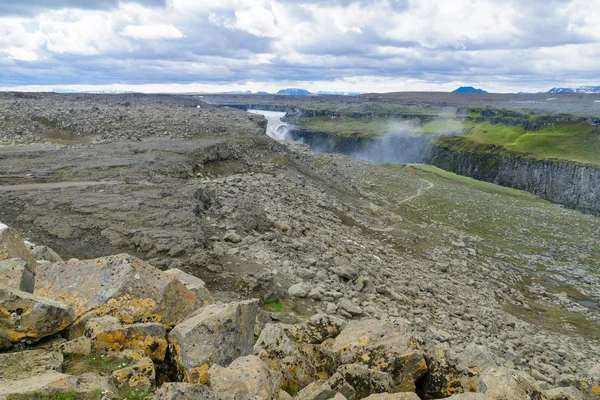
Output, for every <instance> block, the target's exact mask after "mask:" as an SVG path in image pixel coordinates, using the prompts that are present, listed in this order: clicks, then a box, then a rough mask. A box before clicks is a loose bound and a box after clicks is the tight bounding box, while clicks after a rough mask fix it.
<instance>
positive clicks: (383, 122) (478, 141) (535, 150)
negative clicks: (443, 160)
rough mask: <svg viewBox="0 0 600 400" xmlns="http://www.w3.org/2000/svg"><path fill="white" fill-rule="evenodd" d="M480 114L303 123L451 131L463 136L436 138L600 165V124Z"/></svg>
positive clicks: (350, 129)
mask: <svg viewBox="0 0 600 400" xmlns="http://www.w3.org/2000/svg"><path fill="white" fill-rule="evenodd" d="M414 112H415V111H413V113H414ZM479 115H480V114H478V113H475V112H471V113H470V114H469V116H470V117H471V118H472V120H469V121H466V122H464V123H461V122H459V121H456V120H454V119H450V118H448V116H447V115H442V114H440V115H438V117H442V118H440V119H435V120H431V117H432V113H431V111H428V112H427V113H426V114H424V115H423V118H425V119H428V120H426V122H421V123H419V119H404V120H403V119H399V118H391V117H390V118H385V117H379V118H367V117H358V118H352V117H347V116H337V117H335V118H332V117H331V116H320V117H314V118H303V119H302V120H301V126H302V127H303V128H306V129H309V130H314V131H320V132H327V133H330V134H335V135H340V136H343V137H364V138H375V137H377V136H379V135H381V134H383V133H386V132H393V131H394V130H399V129H403V130H407V131H409V132H411V133H414V134H421V133H422V134H445V135H448V134H450V135H455V136H461V137H462V138H463V139H462V140H456V139H454V138H441V139H438V143H439V144H442V145H445V146H447V147H451V148H456V149H459V150H468V151H476V152H480V151H491V152H497V153H498V152H499V153H502V152H505V153H511V154H517V155H523V156H526V157H531V158H535V159H541V160H549V159H556V160H566V161H572V162H577V163H581V164H591V165H600V130H599V129H598V128H597V127H595V126H593V125H590V124H589V123H587V122H559V123H556V124H555V125H552V126H544V127H543V128H541V129H538V130H533V131H532V130H525V128H524V127H523V125H522V124H517V125H505V124H502V123H497V124H492V123H490V122H475V119H476V118H477V117H478V116H479ZM545 117H546V118H547V116H545ZM513 119H514V120H515V122H517V123H518V122H523V121H530V122H531V121H535V118H534V117H531V116H525V117H522V118H513ZM508 120H509V121H510V120H511V118H508ZM478 145H486V146H478ZM489 145H493V146H489Z"/></svg>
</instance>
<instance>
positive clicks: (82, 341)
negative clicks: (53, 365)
mask: <svg viewBox="0 0 600 400" xmlns="http://www.w3.org/2000/svg"><path fill="white" fill-rule="evenodd" d="M58 348H59V349H60V351H62V352H63V354H81V355H84V356H87V355H89V354H91V352H92V339H90V338H89V337H87V336H81V337H78V338H77V339H73V340H70V341H68V342H65V343H61V344H60V345H59V347H58Z"/></svg>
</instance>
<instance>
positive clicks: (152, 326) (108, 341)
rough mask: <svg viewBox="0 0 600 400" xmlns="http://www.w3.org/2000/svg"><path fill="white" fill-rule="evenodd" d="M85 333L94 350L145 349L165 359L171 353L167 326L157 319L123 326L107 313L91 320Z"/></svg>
mask: <svg viewBox="0 0 600 400" xmlns="http://www.w3.org/2000/svg"><path fill="white" fill-rule="evenodd" d="M85 336H86V337H89V338H90V339H91V346H92V351H93V352H94V353H100V354H103V353H110V352H120V351H123V350H125V349H130V350H141V351H143V352H144V353H145V354H146V356H148V357H149V358H150V359H152V360H153V361H163V360H164V359H165V355H166V353H167V347H168V343H167V339H166V336H167V328H166V327H165V326H164V325H161V324H158V323H155V322H150V323H143V324H131V325H121V323H120V322H119V320H118V319H117V318H115V317H112V316H104V317H101V318H94V319H91V320H90V321H89V322H88V324H87V327H86V330H85Z"/></svg>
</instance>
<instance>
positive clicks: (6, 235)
mask: <svg viewBox="0 0 600 400" xmlns="http://www.w3.org/2000/svg"><path fill="white" fill-rule="evenodd" d="M11 258H20V259H21V260H23V261H25V268H24V270H23V272H22V275H21V280H20V282H19V289H21V290H22V291H24V292H27V293H33V290H34V289H35V274H36V268H37V261H36V260H35V258H33V256H32V255H31V254H30V253H29V250H28V249H27V247H26V246H25V243H24V242H23V239H22V238H21V235H20V234H19V232H17V231H16V230H14V229H12V228H9V227H7V226H5V225H2V224H0V261H3V260H8V259H11Z"/></svg>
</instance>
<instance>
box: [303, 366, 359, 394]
mask: <svg viewBox="0 0 600 400" xmlns="http://www.w3.org/2000/svg"><path fill="white" fill-rule="evenodd" d="M337 393H341V394H342V395H343V396H344V397H345V398H346V399H347V400H354V399H360V397H358V396H357V395H356V392H355V390H354V388H353V387H352V386H350V384H349V383H348V382H346V380H345V379H344V377H343V376H342V375H341V374H338V373H336V374H333V375H332V376H331V377H330V378H329V379H327V380H324V381H317V382H313V383H311V384H310V385H308V386H306V387H305V388H304V389H302V390H301V391H300V392H299V393H298V394H297V395H296V396H295V397H294V398H295V399H298V400H327V399H331V398H333V397H335V395H336V394H337Z"/></svg>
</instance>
